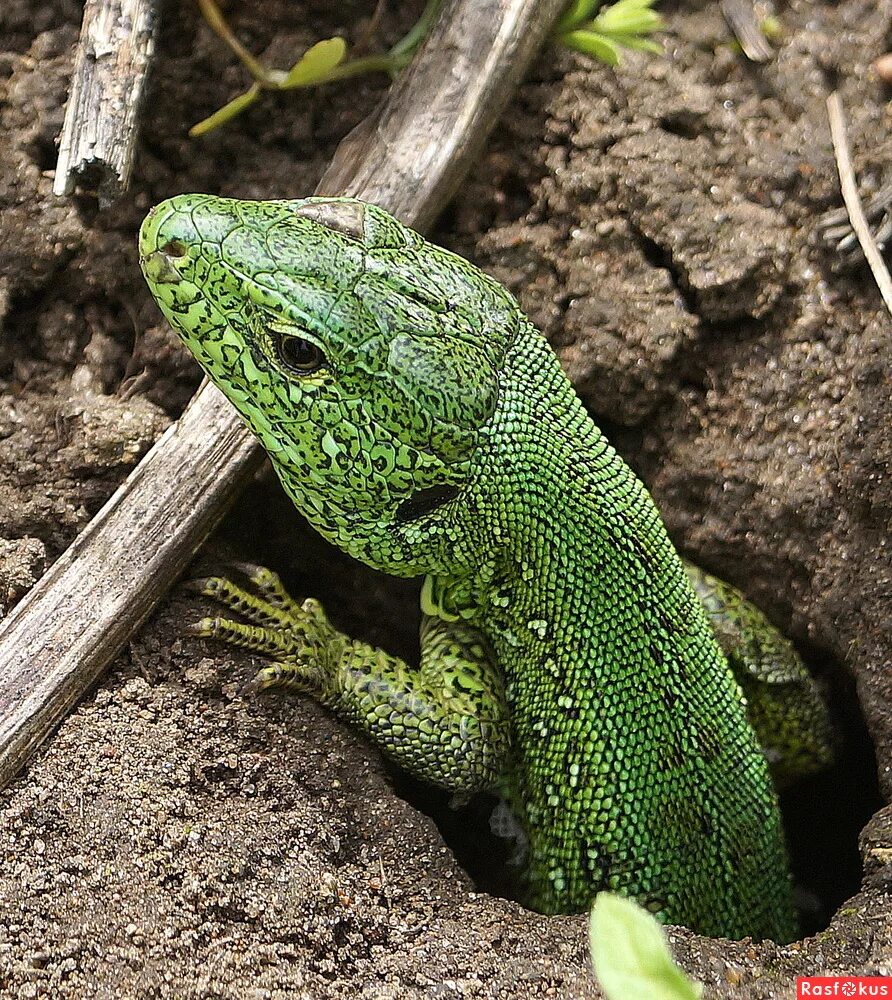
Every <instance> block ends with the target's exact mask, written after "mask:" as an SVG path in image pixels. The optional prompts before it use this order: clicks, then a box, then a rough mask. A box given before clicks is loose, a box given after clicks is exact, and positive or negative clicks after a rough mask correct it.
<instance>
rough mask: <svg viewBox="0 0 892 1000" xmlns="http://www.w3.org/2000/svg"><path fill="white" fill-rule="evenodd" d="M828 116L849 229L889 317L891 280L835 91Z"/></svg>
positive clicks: (829, 98) (890, 309) (891, 310)
mask: <svg viewBox="0 0 892 1000" xmlns="http://www.w3.org/2000/svg"><path fill="white" fill-rule="evenodd" d="M827 115H828V117H829V119H830V135H831V136H832V137H833V149H834V151H835V153H836V168H837V170H838V171H839V184H840V187H841V188H842V200H843V201H844V202H845V203H846V211H848V213H849V219H850V221H851V223H852V229H854V230H855V234H856V236H857V237H858V242H859V243H860V244H861V249H862V250H863V251H864V256H865V257H866V258H867V263H868V264H869V265H870V270H871V272H872V273H873V277H874V281H876V283H877V287H878V288H879V290H880V295H882V296H883V301H884V302H885V303H886V308H887V309H888V310H889V312H890V313H892V278H890V277H889V270H888V268H887V267H886V262H885V261H884V260H883V255H882V254H881V253H880V250H879V247H878V246H877V244H876V240H875V239H874V238H873V234H872V233H871V231H870V226H869V224H868V222H867V219H866V217H865V215H864V209H863V208H862V207H861V198H860V197H859V195H858V184H857V182H856V181H855V171H854V168H853V167H852V154H851V153H850V152H849V138H848V135H847V133H846V119H845V113H844V111H843V107H842V98H841V97H840V96H839V94H838V93H837V91H835V90H834V91H833V93H832V94H831V95H830V96H829V97H828V98H827Z"/></svg>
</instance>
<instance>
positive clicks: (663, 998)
mask: <svg viewBox="0 0 892 1000" xmlns="http://www.w3.org/2000/svg"><path fill="white" fill-rule="evenodd" d="M589 944H590V947H591V953H592V965H593V966H594V968H595V975H596V976H597V977H598V982H599V983H600V984H601V989H602V990H603V991H604V995H605V996H606V997H607V1000H700V996H701V993H702V991H703V987H702V986H700V985H699V984H697V983H694V982H693V981H692V980H691V979H689V978H688V977H687V976H686V975H685V973H684V972H682V970H681V969H680V968H679V967H678V966H677V965H676V964H675V962H674V961H673V960H672V955H671V954H670V952H669V945H668V944H667V942H666V935H665V932H664V931H663V928H662V927H660V925H659V924H658V923H657V921H656V920H655V919H654V918H653V917H652V916H651V915H650V914H649V913H648V912H647V911H646V910H644V909H643V908H642V907H640V906H639V905H638V904H637V903H633V902H632V901H631V900H629V899H623V898H622V897H620V896H616V895H614V894H613V893H610V892H601V893H599V894H598V896H597V897H596V899H595V905H594V907H593V908H592V913H591V917H590V919H589Z"/></svg>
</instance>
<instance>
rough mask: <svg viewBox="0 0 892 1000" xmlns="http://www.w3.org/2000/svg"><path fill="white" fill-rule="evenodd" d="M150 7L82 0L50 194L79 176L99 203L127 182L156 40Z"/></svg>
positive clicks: (142, 0)
mask: <svg viewBox="0 0 892 1000" xmlns="http://www.w3.org/2000/svg"><path fill="white" fill-rule="evenodd" d="M155 7H156V3H155V0H87V4H86V6H85V7H84V20H83V24H82V26H81V33H80V38H79V39H78V44H77V51H76V53H75V57H74V74H73V76H72V79H71V88H70V90H69V94H68V105H67V107H66V109H65V122H64V124H63V125H62V134H61V136H60V137H59V159H58V162H57V163H56V176H55V179H54V180H53V194H56V195H67V194H71V193H72V191H74V189H75V186H76V184H77V182H78V181H79V180H82V181H83V182H84V183H88V184H89V185H90V186H95V187H97V188H98V193H99V200H100V203H101V204H103V205H104V204H108V203H109V202H110V201H112V200H114V198H115V197H116V196H117V195H119V194H120V193H121V192H122V191H123V190H124V189H125V188H126V187H127V185H128V183H129V181H130V170H131V167H132V166H133V152H134V148H135V146H136V133H137V124H138V121H139V110H140V105H141V104H142V96H143V87H144V84H145V79H146V73H147V71H148V68H149V63H150V62H151V59H152V55H153V53H154V48H155V26H156V24H157V21H158V17H157V11H156V9H155Z"/></svg>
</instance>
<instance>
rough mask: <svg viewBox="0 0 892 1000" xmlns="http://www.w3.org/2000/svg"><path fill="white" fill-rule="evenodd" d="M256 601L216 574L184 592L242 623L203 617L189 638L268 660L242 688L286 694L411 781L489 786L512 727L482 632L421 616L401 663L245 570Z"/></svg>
mask: <svg viewBox="0 0 892 1000" xmlns="http://www.w3.org/2000/svg"><path fill="white" fill-rule="evenodd" d="M247 572H248V575H249V580H250V583H251V585H252V587H253V588H254V589H255V590H256V591H257V594H254V593H251V592H250V591H249V590H247V589H244V588H242V587H239V586H237V585H236V584H234V583H232V582H230V581H229V580H227V579H225V578H223V577H210V578H208V579H204V580H199V581H195V582H194V583H193V585H192V588H191V589H194V590H198V591H199V592H200V593H202V594H204V595H206V596H208V597H212V598H214V599H215V600H217V601H219V602H220V603H222V604H224V605H226V606H227V607H229V608H231V609H232V610H233V611H236V612H237V613H238V614H240V615H242V616H244V617H245V618H247V619H248V620H249V624H245V623H243V622H239V621H233V620H230V619H225V618H204V619H202V620H201V621H200V622H198V623H197V625H196V626H194V627H193V628H192V629H191V631H192V632H193V633H195V634H198V635H202V636H212V637H215V638H219V639H222V640H223V641H224V642H227V643H229V644H230V645H235V646H241V647H243V648H246V649H251V650H253V651H255V652H257V653H261V654H263V655H265V656H267V657H269V658H270V661H271V662H270V663H269V664H268V665H267V666H265V667H263V668H262V669H261V670H260V671H259V672H258V674H257V675H256V677H255V678H254V680H253V681H252V682H251V683H250V684H249V685H248V686H247V687H248V689H249V690H252V691H260V690H265V689H267V688H271V687H278V686H282V687H290V688H294V689H296V690H298V691H301V692H303V693H305V694H308V695H311V696H312V697H314V698H316V700H317V701H319V702H321V703H322V704H323V705H325V706H326V707H328V708H329V709H331V710H332V711H333V712H334V713H335V714H336V715H338V716H339V717H340V718H342V719H344V720H345V721H347V722H350V723H352V724H353V725H354V726H356V728H358V729H359V730H360V731H361V732H363V733H364V734H365V735H366V736H367V737H368V738H369V739H370V740H371V741H372V742H373V743H374V744H375V745H376V746H377V747H378V748H379V749H380V750H381V751H382V753H384V754H386V756H388V757H389V758H390V759H391V760H393V761H395V762H396V763H397V764H399V765H400V766H401V767H402V768H404V769H405V770H407V771H409V772H410V773H412V774H414V775H415V776H417V777H419V778H421V779H423V780H425V781H428V782H430V783H431V784H435V785H439V786H440V787H442V788H446V789H448V790H449V791H451V792H454V793H456V794H460V795H467V794H471V793H473V792H476V791H483V790H486V789H492V788H495V787H496V786H497V785H498V784H499V782H500V779H501V777H502V775H503V772H504V770H505V767H506V764H507V759H508V752H509V748H510V724H509V717H508V709H507V704H506V701H505V693H504V685H503V683H502V679H501V675H500V674H499V671H498V669H497V668H496V667H495V665H494V664H493V662H492V659H491V657H490V655H489V652H488V650H487V648H486V646H485V644H484V642H483V640H482V639H481V637H480V635H479V633H477V632H476V631H475V630H474V629H472V628H470V627H469V626H467V625H464V624H461V623H452V622H449V623H447V622H443V621H441V620H439V619H437V618H432V617H430V616H425V617H424V618H423V620H422V625H421V660H420V665H419V667H418V668H413V667H411V666H410V665H409V664H407V663H406V662H405V661H404V660H401V659H399V658H398V657H396V656H392V655H391V654H389V653H387V652H385V651H384V650H382V649H378V648H376V647H374V646H371V645H369V644H368V643H364V642H360V641H358V640H355V639H351V638H350V637H349V636H346V635H344V633H342V632H339V631H338V630H337V629H335V628H334V627H333V626H332V625H331V623H330V622H329V621H328V618H327V617H326V615H325V612H324V611H323V610H322V607H321V605H320V604H319V603H318V601H315V600H312V599H310V600H306V601H304V602H303V604H298V603H297V602H296V601H294V600H293V599H292V598H291V597H290V596H289V595H288V593H287V592H286V590H285V588H284V587H283V586H282V584H281V582H280V580H279V578H278V577H277V576H276V575H275V574H274V573H271V572H270V571H269V570H266V569H262V568H258V567H251V568H249V569H248V571H247Z"/></svg>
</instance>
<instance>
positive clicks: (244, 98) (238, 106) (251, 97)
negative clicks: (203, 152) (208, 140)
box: [189, 83, 263, 139]
mask: <svg viewBox="0 0 892 1000" xmlns="http://www.w3.org/2000/svg"><path fill="white" fill-rule="evenodd" d="M262 89H263V88H262V87H261V86H260V84H259V83H252V84H251V86H250V87H249V88H248V90H246V91H245V92H244V94H239V95H238V97H233V99H232V100H231V101H230V102H229V103H228V104H224V105H223V107H222V108H219V109H218V110H217V111H215V112H214V113H213V114H212V115H208V117H207V118H204V119H202V120H201V121H200V122H198V124H197V125H193V126H192V128H190V129H189V135H190V136H191V137H192V138H193V139H194V138H195V137H196V136H199V135H204V134H205V133H207V132H211V131H212V130H213V129H215V128H219V126H220V125H225V124H226V122H228V121H230V120H231V119H233V118H235V116H236V115H239V114H241V113H242V112H243V111H244V110H245V108H249V107H250V106H251V105H252V104H253V103H254V102H255V101H256V100H257V98H258V97H260V93H261V90H262Z"/></svg>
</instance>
